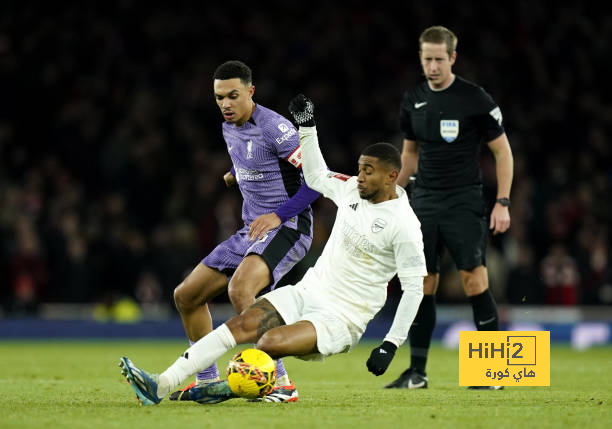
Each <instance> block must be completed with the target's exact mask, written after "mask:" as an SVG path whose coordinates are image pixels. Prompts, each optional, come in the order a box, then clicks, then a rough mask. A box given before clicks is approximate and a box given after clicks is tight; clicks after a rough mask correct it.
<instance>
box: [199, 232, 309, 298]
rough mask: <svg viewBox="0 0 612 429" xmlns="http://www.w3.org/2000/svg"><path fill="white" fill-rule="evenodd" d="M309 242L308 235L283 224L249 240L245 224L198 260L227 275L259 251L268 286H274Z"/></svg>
mask: <svg viewBox="0 0 612 429" xmlns="http://www.w3.org/2000/svg"><path fill="white" fill-rule="evenodd" d="M311 244H312V237H310V236H308V235H305V234H301V233H300V232H298V231H296V230H294V229H291V228H288V227H286V226H284V225H281V226H280V227H279V228H276V229H273V230H271V231H268V232H267V233H266V235H264V237H263V238H261V239H259V240H257V241H249V227H248V226H245V227H243V228H242V229H240V230H238V232H236V233H235V234H234V235H232V236H231V237H230V238H228V239H227V240H225V241H224V242H222V243H220V244H219V245H218V246H217V247H215V249H214V250H213V251H212V252H210V254H209V255H208V256H207V257H205V258H204V259H202V263H203V264H204V265H206V266H207V267H210V268H215V269H217V270H219V271H221V272H222V273H224V274H226V275H227V276H228V277H231V276H232V275H233V274H234V271H236V268H238V265H240V263H241V262H242V260H243V259H244V258H245V257H246V256H248V255H250V254H255V255H260V256H261V257H262V258H263V260H264V261H265V262H266V264H267V265H268V268H269V269H270V272H271V273H272V284H271V285H269V286H270V287H271V289H274V286H275V285H276V283H277V282H278V281H279V280H280V279H281V278H283V276H284V275H285V274H287V273H288V272H289V271H290V270H291V268H293V266H294V265H295V264H297V263H298V262H299V261H300V260H301V259H302V258H303V257H304V256H306V253H308V249H310V245H311Z"/></svg>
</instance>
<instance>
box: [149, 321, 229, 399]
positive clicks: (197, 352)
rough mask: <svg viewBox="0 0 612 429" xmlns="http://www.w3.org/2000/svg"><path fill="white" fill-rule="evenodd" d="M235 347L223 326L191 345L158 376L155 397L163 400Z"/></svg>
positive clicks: (227, 330)
mask: <svg viewBox="0 0 612 429" xmlns="http://www.w3.org/2000/svg"><path fill="white" fill-rule="evenodd" d="M235 346H236V340H235V339H234V336H233V335H232V333H231V332H230V330H229V328H228V327H227V326H226V325H225V324H223V325H221V326H219V327H218V328H217V329H215V330H214V331H212V332H211V333H209V334H208V335H206V336H204V337H203V338H201V339H200V340H199V341H198V342H196V343H195V344H193V345H192V346H191V347H189V348H188V349H187V350H185V353H183V355H182V356H181V357H180V358H178V359H177V360H176V362H174V363H173V364H172V365H171V366H170V367H169V368H168V369H167V370H165V371H164V372H163V373H161V374H160V376H159V383H158V384H157V396H158V397H159V398H163V397H164V396H166V395H167V394H168V393H170V392H171V391H172V390H173V389H175V388H177V387H178V386H180V385H181V383H182V382H183V381H185V380H186V379H188V378H189V377H191V376H192V375H193V374H195V373H196V372H198V371H202V370H203V369H205V368H208V367H209V366H210V365H211V364H212V363H213V362H215V361H216V360H217V359H219V358H220V357H221V356H222V355H223V354H224V353H225V352H226V351H228V350H230V349H231V348H233V347H235Z"/></svg>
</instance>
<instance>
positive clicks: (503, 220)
mask: <svg viewBox="0 0 612 429" xmlns="http://www.w3.org/2000/svg"><path fill="white" fill-rule="evenodd" d="M508 228H510V210H508V207H504V206H502V205H501V204H499V203H496V204H495V206H493V211H492V212H491V222H490V223H489V229H492V230H493V235H497V234H503V233H504V232H506V231H507V230H508Z"/></svg>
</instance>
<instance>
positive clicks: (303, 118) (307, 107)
mask: <svg viewBox="0 0 612 429" xmlns="http://www.w3.org/2000/svg"><path fill="white" fill-rule="evenodd" d="M289 112H291V116H293V120H294V121H295V123H296V124H298V126H304V127H314V126H315V121H314V104H313V103H312V101H310V99H309V98H308V97H306V96H305V95H304V94H298V95H296V96H295V97H293V98H292V99H291V101H290V102H289Z"/></svg>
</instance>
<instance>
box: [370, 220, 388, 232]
mask: <svg viewBox="0 0 612 429" xmlns="http://www.w3.org/2000/svg"><path fill="white" fill-rule="evenodd" d="M385 226H387V221H386V220H384V219H381V218H376V219H374V222H372V232H380V231H382V230H383V228H384V227H385Z"/></svg>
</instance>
